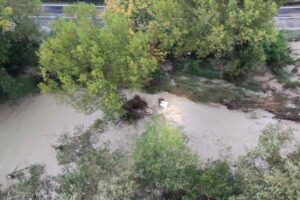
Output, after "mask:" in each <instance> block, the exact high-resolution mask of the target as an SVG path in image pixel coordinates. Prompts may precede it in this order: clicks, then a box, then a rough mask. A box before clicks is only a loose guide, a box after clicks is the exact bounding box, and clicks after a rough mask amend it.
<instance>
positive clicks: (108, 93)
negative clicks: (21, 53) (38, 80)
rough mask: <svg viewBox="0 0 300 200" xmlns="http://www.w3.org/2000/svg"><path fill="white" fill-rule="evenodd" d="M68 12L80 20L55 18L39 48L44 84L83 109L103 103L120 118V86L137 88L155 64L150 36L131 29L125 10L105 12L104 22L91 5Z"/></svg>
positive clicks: (114, 117) (105, 110)
mask: <svg viewBox="0 0 300 200" xmlns="http://www.w3.org/2000/svg"><path fill="white" fill-rule="evenodd" d="M66 14H68V15H70V16H76V17H77V18H76V19H71V20H59V21H57V22H56V23H55V24H54V26H53V27H52V35H51V36H50V37H49V38H48V39H47V40H46V41H45V42H44V43H43V44H42V46H41V50H40V52H39V57H40V64H41V66H42V67H41V70H42V76H43V79H44V83H42V84H40V87H41V89H42V91H44V92H50V91H52V92H55V91H56V92H63V93H64V94H67V95H68V96H69V97H71V98H70V99H73V101H72V102H75V104H76V105H79V107H81V108H84V110H88V111H90V110H93V109H95V108H99V107H102V109H103V110H104V112H105V113H106V114H107V116H109V117H110V118H112V119H116V118H118V116H119V114H120V113H121V112H122V109H121V108H122V104H123V97H122V89H138V88H139V87H140V86H142V84H143V83H145V82H147V80H148V76H149V74H150V73H151V72H152V71H154V70H155V69H156V67H157V62H156V59H155V58H154V57H153V56H152V55H151V54H150V52H149V37H148V36H147V35H146V34H144V33H142V32H136V33H134V32H132V31H131V29H130V27H129V26H128V21H127V19H126V17H125V16H124V15H123V14H118V13H112V12H110V11H106V12H105V14H104V16H103V21H104V23H101V22H100V21H99V20H97V19H96V9H95V7H94V6H93V5H89V4H84V3H80V4H78V5H76V6H75V7H72V8H70V9H69V10H67V11H66ZM74 98H78V99H77V100H74ZM83 102H84V103H83Z"/></svg>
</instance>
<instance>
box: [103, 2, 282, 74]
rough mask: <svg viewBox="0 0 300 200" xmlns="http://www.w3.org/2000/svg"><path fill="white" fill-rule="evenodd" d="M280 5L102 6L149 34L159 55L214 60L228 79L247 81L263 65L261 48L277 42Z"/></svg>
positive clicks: (170, 3)
mask: <svg viewBox="0 0 300 200" xmlns="http://www.w3.org/2000/svg"><path fill="white" fill-rule="evenodd" d="M282 3H283V2H282V1H274V0H267V1H265V0H254V1H253V0H243V1H238V0H222V1H219V0H213V1H207V0H188V1H175V0H166V1H159V0H158V1H157V0H147V1H146V0H136V1H128V0H127V1H126V0H125V1H124V0H108V1H107V4H108V6H109V7H110V8H111V9H113V10H114V11H116V12H122V13H125V14H126V15H127V16H128V17H129V18H130V20H131V26H132V29H133V30H143V31H146V32H148V33H150V35H151V36H152V37H151V39H152V45H153V46H154V48H156V49H159V51H158V52H159V55H167V56H168V57H175V58H176V59H180V58H183V57H190V58H192V59H198V60H207V59H214V60H217V61H218V64H219V67H220V68H221V70H222V71H223V73H224V75H225V76H226V77H227V78H236V77H241V76H247V74H248V72H249V71H250V70H252V69H253V68H254V67H259V66H261V65H263V64H265V61H266V56H267V55H266V53H267V52H266V51H265V48H264V45H266V46H268V45H271V44H272V43H274V42H276V38H277V35H278V31H277V29H276V28H275V26H274V23H273V17H274V16H275V15H276V13H277V9H278V8H279V6H280V5H282ZM285 50H287V48H286V49H285ZM199 67H201V66H199Z"/></svg>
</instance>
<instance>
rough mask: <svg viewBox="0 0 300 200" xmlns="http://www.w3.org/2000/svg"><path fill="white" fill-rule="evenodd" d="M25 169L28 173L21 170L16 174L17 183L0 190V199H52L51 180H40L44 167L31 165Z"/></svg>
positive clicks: (52, 187)
mask: <svg viewBox="0 0 300 200" xmlns="http://www.w3.org/2000/svg"><path fill="white" fill-rule="evenodd" d="M27 171H28V174H24V173H22V172H20V174H18V176H17V178H18V180H19V182H18V184H16V185H13V186H12V187H10V188H9V189H7V190H5V191H4V192H3V193H1V192H0V200H16V199H20V200H21V199H22V200H23V199H24V200H25V199H45V200H52V199H54V198H53V190H54V186H53V184H52V182H51V181H52V180H51V179H50V178H44V179H43V180H42V178H41V177H42V175H43V174H44V167H43V166H40V165H32V166H30V167H29V169H28V170H27Z"/></svg>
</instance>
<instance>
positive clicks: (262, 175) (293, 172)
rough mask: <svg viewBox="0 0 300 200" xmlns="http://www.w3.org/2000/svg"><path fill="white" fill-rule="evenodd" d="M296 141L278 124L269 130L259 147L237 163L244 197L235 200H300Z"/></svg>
mask: <svg viewBox="0 0 300 200" xmlns="http://www.w3.org/2000/svg"><path fill="white" fill-rule="evenodd" d="M292 141H293V137H292V132H291V131H290V130H286V131H284V130H282V129H280V128H279V127H278V126H274V125H272V126H269V127H267V128H266V129H265V130H264V131H263V132H262V135H261V136H260V138H259V143H258V145H257V147H256V148H255V149H254V150H252V151H250V152H249V153H248V154H247V155H246V156H244V157H242V158H241V159H240V161H239V162H238V164H237V166H238V168H237V174H238V176H239V178H240V186H241V189H242V194H241V195H239V196H237V197H236V198H233V199H239V200H240V199H241V200H244V199H253V200H274V199H276V200H286V199H298V198H299V196H300V191H299V186H300V174H299V173H300V163H299V158H300V157H299V156H300V147H299V146H297V147H296V148H295V146H293V142H292ZM287 148H288V150H289V151H286V150H287ZM284 152H288V153H284Z"/></svg>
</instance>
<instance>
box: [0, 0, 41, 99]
mask: <svg viewBox="0 0 300 200" xmlns="http://www.w3.org/2000/svg"><path fill="white" fill-rule="evenodd" d="M40 6H41V4H40V1H39V0H9V1H8V0H1V1H0V8H1V10H0V31H1V32H0V34H1V37H0V46H1V48H0V99H2V98H18V97H20V96H23V95H24V94H25V93H27V92H28V91H29V90H31V89H32V86H33V84H32V82H31V81H29V80H28V79H26V78H23V77H22V78H20V76H21V75H22V74H23V73H24V71H25V70H26V68H27V67H28V66H33V65H35V64H36V63H37V56H36V52H35V51H36V50H37V48H38V46H39V40H40V35H41V34H40V31H39V28H38V26H37V25H36V23H35V22H34V20H33V18H32V16H35V15H37V14H38V13H39V11H40V8H41V7H40Z"/></svg>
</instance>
